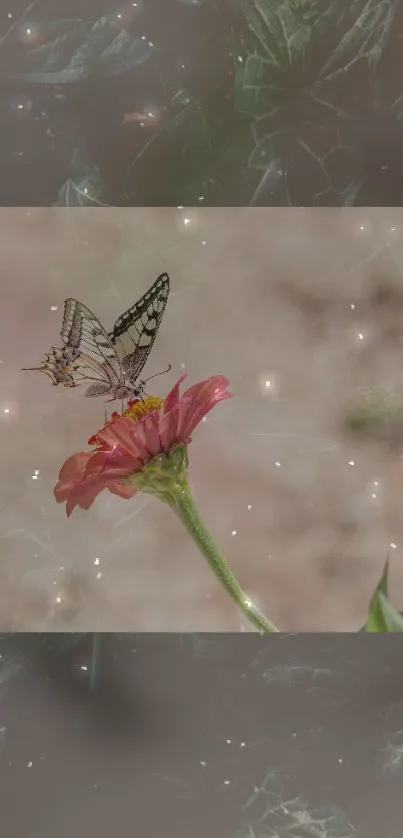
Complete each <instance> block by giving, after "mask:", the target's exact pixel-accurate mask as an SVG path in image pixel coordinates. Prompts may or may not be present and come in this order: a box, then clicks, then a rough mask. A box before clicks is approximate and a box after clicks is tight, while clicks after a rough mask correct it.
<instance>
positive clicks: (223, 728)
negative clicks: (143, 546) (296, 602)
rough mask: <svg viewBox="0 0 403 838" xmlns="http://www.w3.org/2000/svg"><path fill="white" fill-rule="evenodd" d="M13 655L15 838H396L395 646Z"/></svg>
mask: <svg viewBox="0 0 403 838" xmlns="http://www.w3.org/2000/svg"><path fill="white" fill-rule="evenodd" d="M94 642H95V643H96V649H97V661H98V679H97V685H96V686H95V687H94V686H91V683H92V675H93V662H94V654H93V653H94ZM0 649H1V660H0V770H1V776H2V782H1V788H0V800H1V818H2V826H3V830H4V834H5V835H18V836H20V838H53V837H54V835H55V834H57V835H58V836H60V838H70V836H71V835H72V834H74V835H75V836H77V838H86V837H87V836H88V835H99V836H100V838H109V836H110V835H111V833H112V832H113V833H114V834H116V835H119V836H131V835H133V834H137V833H138V834H140V835H141V834H146V835H165V834H168V835H175V836H178V838H185V837H186V838H187V836H189V835H192V836H194V838H205V836H206V835H217V836H220V838H252V836H253V838H272V836H273V835H276V836H279V838H290V836H298V838H317V836H319V835H320V836H321V838H364V836H365V838H379V835H383V836H385V838H400V835H401V823H402V815H403V804H402V795H401V776H402V768H403V734H402V729H401V728H402V724H401V715H402V698H401V640H400V638H399V637H398V636H396V635H395V636H391V637H389V638H383V637H382V636H380V635H378V636H374V635H372V636H371V637H367V636H366V635H350V636H343V635H341V634H337V635H334V636H331V637H329V636H327V637H326V636H325V635H313V636H310V637H309V638H306V639H305V638H304V637H302V636H301V635H299V636H289V635H288V636H287V635H281V636H279V637H276V638H274V637H264V638H262V637H259V636H258V635H239V634H237V635H217V634H215V635H211V634H210V635H201V634H185V635H183V634H152V635H147V634H139V635H133V634H131V635H130V634H129V635H126V636H121V635H120V636H116V635H112V634H110V635H103V636H102V635H101V636H98V637H97V638H94V637H91V636H87V637H79V636H77V635H72V634H70V635H68V636H66V635H59V636H58V637H55V636H54V637H53V638H51V637H50V636H49V635H45V634H42V635H35V634H30V635H25V636H24V635H14V636H4V635H2V636H0ZM21 800H23V801H24V805H23V806H22V805H21Z"/></svg>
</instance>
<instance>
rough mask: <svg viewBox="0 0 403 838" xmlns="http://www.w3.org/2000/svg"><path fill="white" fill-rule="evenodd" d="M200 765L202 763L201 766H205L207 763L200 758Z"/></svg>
mask: <svg viewBox="0 0 403 838" xmlns="http://www.w3.org/2000/svg"><path fill="white" fill-rule="evenodd" d="M200 765H202V766H203V768H205V767H206V765H207V763H206V762H205V761H204V759H202V760H201V761H200Z"/></svg>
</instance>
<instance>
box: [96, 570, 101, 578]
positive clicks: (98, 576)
mask: <svg viewBox="0 0 403 838" xmlns="http://www.w3.org/2000/svg"><path fill="white" fill-rule="evenodd" d="M96 578H97V579H101V578H102V573H101V571H99V573H97V575H96Z"/></svg>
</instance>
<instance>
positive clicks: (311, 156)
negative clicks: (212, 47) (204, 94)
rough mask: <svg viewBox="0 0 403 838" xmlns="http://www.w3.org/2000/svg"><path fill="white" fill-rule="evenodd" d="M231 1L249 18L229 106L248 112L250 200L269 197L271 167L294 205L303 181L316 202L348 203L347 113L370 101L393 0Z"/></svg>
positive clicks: (353, 187) (351, 163) (352, 166)
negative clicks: (232, 103)
mask: <svg viewBox="0 0 403 838" xmlns="http://www.w3.org/2000/svg"><path fill="white" fill-rule="evenodd" d="M235 2H236V0H235ZM238 6H239V7H240V10H241V13H242V14H243V16H244V19H245V22H246V27H247V28H246V31H245V34H244V36H243V37H242V38H239V36H238V44H234V46H233V52H234V54H236V53H239V52H243V56H241V62H240V66H237V68H236V83H235V108H236V110H237V111H238V112H239V113H243V114H246V115H248V116H249V117H251V120H252V121H251V135H252V136H251V146H252V147H251V150H250V152H249V155H248V156H249V167H250V168H251V169H252V170H258V171H259V174H258V173H257V172H256V173H255V177H256V178H257V177H259V178H260V182H259V183H258V184H257V186H256V189H255V193H254V198H253V199H252V203H254V202H256V200H260V199H263V202H266V201H267V193H270V191H271V189H272V187H273V177H272V173H273V172H276V171H277V172H281V177H280V178H278V180H277V186H275V187H274V188H275V191H276V195H277V202H279V203H282V204H284V203H286V204H291V205H298V204H300V203H301V199H302V196H304V200H303V202H304V203H306V202H307V197H306V189H309V191H310V193H311V196H310V198H309V199H308V200H309V201H310V203H312V204H313V205H328V204H329V203H332V204H334V203H335V202H336V203H338V204H341V205H350V204H351V200H352V196H354V194H356V192H357V190H358V184H357V183H355V178H356V173H357V171H359V169H360V159H359V150H358V148H357V146H356V144H355V143H354V142H353V140H352V139H351V138H352V136H353V122H354V120H356V119H357V118H358V117H357V114H359V112H360V107H363V109H364V110H365V109H368V96H370V95H371V91H372V90H373V71H374V66H375V65H376V63H377V62H378V60H379V58H380V57H381V55H382V53H383V50H384V48H385V46H386V44H387V42H388V39H389V36H390V30H391V26H392V23H393V20H394V15H395V12H396V2H394V0H391V2H379V0H352V2H350V3H348V4H343V3H340V0H333V2H329V3H321V4H320V3H317V2H315V1H314V0H238ZM324 44H326V49H324ZM352 91H353V94H352ZM301 172H303V173H304V177H303V178H302V179H301ZM302 181H304V184H302ZM302 186H303V188H302Z"/></svg>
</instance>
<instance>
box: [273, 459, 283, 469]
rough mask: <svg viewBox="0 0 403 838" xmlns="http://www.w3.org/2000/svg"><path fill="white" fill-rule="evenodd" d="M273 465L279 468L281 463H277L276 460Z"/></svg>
mask: <svg viewBox="0 0 403 838" xmlns="http://www.w3.org/2000/svg"><path fill="white" fill-rule="evenodd" d="M274 465H275V466H276V468H281V463H279V461H278V460H276V462H275V463H274Z"/></svg>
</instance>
